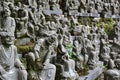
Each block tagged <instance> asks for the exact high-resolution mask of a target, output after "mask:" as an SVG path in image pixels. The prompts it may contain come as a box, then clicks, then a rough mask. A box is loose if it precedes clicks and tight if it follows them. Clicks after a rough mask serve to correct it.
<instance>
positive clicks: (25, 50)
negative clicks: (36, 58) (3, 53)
mask: <svg viewBox="0 0 120 80" xmlns="http://www.w3.org/2000/svg"><path fill="white" fill-rule="evenodd" d="M17 49H18V52H21V53H26V54H27V53H28V52H30V51H33V49H34V43H33V44H31V45H25V46H18V45H17Z"/></svg>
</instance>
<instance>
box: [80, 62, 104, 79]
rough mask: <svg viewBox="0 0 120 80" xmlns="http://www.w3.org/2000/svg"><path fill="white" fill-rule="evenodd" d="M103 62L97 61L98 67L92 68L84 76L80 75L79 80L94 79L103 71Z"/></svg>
mask: <svg viewBox="0 0 120 80" xmlns="http://www.w3.org/2000/svg"><path fill="white" fill-rule="evenodd" d="M101 66H103V63H102V62H99V63H98V67H96V68H95V69H94V70H89V74H88V75H86V76H80V78H79V80H95V79H96V78H98V77H99V76H100V75H101V74H102V73H103V67H101Z"/></svg>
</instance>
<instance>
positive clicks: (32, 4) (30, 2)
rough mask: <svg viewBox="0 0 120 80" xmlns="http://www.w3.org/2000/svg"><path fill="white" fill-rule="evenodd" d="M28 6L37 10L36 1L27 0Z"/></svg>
mask: <svg viewBox="0 0 120 80" xmlns="http://www.w3.org/2000/svg"><path fill="white" fill-rule="evenodd" d="M28 4H29V6H34V7H36V8H37V0H28Z"/></svg>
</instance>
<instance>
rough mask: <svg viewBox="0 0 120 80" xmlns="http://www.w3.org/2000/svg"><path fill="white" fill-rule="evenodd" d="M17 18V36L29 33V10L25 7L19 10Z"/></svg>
mask: <svg viewBox="0 0 120 80" xmlns="http://www.w3.org/2000/svg"><path fill="white" fill-rule="evenodd" d="M17 15H18V17H17V18H16V27H17V29H16V37H22V36H23V35H25V34H26V33H27V24H28V11H27V10H26V9H25V8H24V7H23V8H20V9H19V10H18V14H17Z"/></svg>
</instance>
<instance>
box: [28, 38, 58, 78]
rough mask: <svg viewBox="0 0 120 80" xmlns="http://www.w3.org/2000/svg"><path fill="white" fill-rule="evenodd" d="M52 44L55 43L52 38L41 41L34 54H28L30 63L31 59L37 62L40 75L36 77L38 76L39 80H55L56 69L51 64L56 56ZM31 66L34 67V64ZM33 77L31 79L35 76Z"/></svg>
mask: <svg viewBox="0 0 120 80" xmlns="http://www.w3.org/2000/svg"><path fill="white" fill-rule="evenodd" d="M51 43H53V41H52V39H51V38H48V39H39V40H38V43H37V44H36V45H35V47H34V54H33V53H29V54H28V57H29V58H27V59H28V61H30V60H29V59H33V60H32V61H34V62H35V61H36V62H35V63H37V67H36V68H37V70H38V71H37V73H38V74H36V75H37V76H38V80H45V79H47V80H55V73H56V67H55V66H54V65H53V64H51V63H50V62H51V57H52V55H54V54H53V52H52V51H53V47H52V45H51ZM48 45H49V46H48ZM31 55H32V56H31ZM35 65H36V64H35ZM29 66H32V64H29ZM31 75H32V76H33V77H32V78H31V79H34V75H33V74H31ZM29 79H30V78H29ZM31 79H30V80H31Z"/></svg>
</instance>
